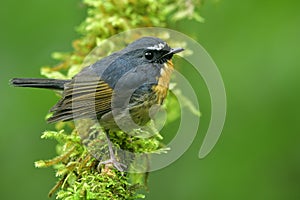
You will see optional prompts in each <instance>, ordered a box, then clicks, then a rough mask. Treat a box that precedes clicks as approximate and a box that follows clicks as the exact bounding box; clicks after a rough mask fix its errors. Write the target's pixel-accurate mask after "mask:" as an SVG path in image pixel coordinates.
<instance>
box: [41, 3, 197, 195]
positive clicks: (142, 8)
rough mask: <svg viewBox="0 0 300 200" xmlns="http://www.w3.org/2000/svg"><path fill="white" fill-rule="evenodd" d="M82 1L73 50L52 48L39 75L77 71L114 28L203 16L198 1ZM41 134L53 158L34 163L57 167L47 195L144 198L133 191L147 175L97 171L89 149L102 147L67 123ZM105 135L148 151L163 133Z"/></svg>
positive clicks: (104, 168) (121, 145)
mask: <svg viewBox="0 0 300 200" xmlns="http://www.w3.org/2000/svg"><path fill="white" fill-rule="evenodd" d="M83 3H84V4H85V5H86V6H87V17H86V19H85V21H84V22H83V23H82V24H81V25H80V26H79V27H78V28H77V31H78V32H79V33H80V34H81V38H79V39H77V40H75V41H74V42H73V47H74V51H73V52H68V53H61V52H55V53H53V54H52V57H53V58H54V59H56V60H58V61H60V63H59V64H58V65H57V66H54V67H43V68H42V69H41V73H42V75H45V76H46V77H48V78H59V79H69V78H71V77H72V76H74V75H75V74H76V73H78V72H79V71H80V69H81V67H82V66H81V64H82V62H83V61H84V58H85V57H86V55H87V54H89V53H90V51H91V50H92V49H93V48H95V47H96V45H97V44H98V43H99V42H101V41H103V40H105V39H106V38H108V37H110V36H112V35H115V34H117V33H120V32H123V31H126V30H130V29H132V28H137V27H150V26H151V27H152V26H159V27H165V26H167V22H168V19H171V20H173V21H177V20H180V19H183V18H193V19H196V20H198V21H202V18H201V17H200V16H199V15H198V14H197V13H195V12H194V8H195V5H198V4H197V3H198V2H197V1H185V0H180V1H171V0H159V1H157V2H153V1H152V0H145V1H137V0H130V1H127V0H124V1H101V0H83ZM167 102H170V103H172V106H173V104H174V101H172V100H169V101H167ZM178 115H179V114H178V113H173V115H172V117H173V118H177V117H178ZM82 124H83V123H82ZM85 126H87V128H86V130H87V135H89V134H91V132H90V131H91V129H92V128H93V125H91V124H90V125H86V124H85ZM140 131H141V130H140ZM42 138H45V139H54V140H56V141H57V142H58V144H57V148H56V149H57V154H58V156H57V157H55V158H53V159H50V160H43V161H37V162H36V163H35V166H36V167H39V168H41V167H50V166H51V167H54V168H55V169H56V176H57V177H58V179H59V180H58V182H57V184H56V185H55V186H54V187H53V189H52V190H51V191H50V193H49V195H50V196H51V195H53V194H54V193H55V192H57V194H56V195H57V198H58V199H65V200H68V199H109V200H111V199H139V198H144V195H143V194H139V193H138V191H140V190H141V188H145V187H146V182H147V176H148V174H133V173H127V172H119V171H118V170H116V169H115V168H112V167H109V166H102V167H101V170H98V169H97V166H98V163H99V161H98V160H97V159H95V158H94V157H93V156H92V155H91V153H90V152H91V151H94V152H96V151H99V152H100V154H101V153H103V152H102V151H101V149H97V148H98V147H97V148H96V149H94V150H93V149H92V145H90V146H91V148H89V145H83V143H84V142H85V141H84V138H82V135H81V137H80V136H79V134H78V132H77V130H76V129H74V124H73V123H72V122H68V123H62V122H61V123H57V124H56V131H46V132H44V134H43V136H42ZM110 138H111V140H112V142H113V143H114V144H115V145H116V146H118V147H119V148H121V149H124V150H128V151H131V152H137V153H143V152H153V151H159V149H160V148H161V147H163V145H162V144H161V142H160V140H161V138H162V137H161V136H160V135H159V134H156V135H154V136H153V137H150V138H137V137H134V136H128V135H126V134H124V133H122V132H120V131H119V132H110ZM98 139H99V138H98ZM99 140H101V138H100V139H99ZM88 142H93V141H88ZM164 150H165V149H162V150H160V152H164ZM145 165H147V163H145ZM146 167H147V166H146Z"/></svg>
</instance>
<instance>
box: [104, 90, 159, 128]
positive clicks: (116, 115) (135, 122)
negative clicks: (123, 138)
mask: <svg viewBox="0 0 300 200" xmlns="http://www.w3.org/2000/svg"><path fill="white" fill-rule="evenodd" d="M159 95H160V94H157V93H156V92H151V93H147V95H142V96H140V98H139V99H137V96H134V95H133V97H132V98H131V100H130V102H129V104H128V106H127V107H125V108H114V109H112V111H110V112H109V113H106V114H104V115H103V116H101V118H100V123H101V125H102V126H103V127H104V128H106V129H111V130H123V131H125V132H126V131H129V130H133V129H136V128H139V127H140V126H144V125H146V124H147V123H148V122H149V121H150V120H151V116H154V115H155V113H156V111H157V109H156V108H157V107H155V106H154V105H161V104H162V102H163V99H164V98H165V95H164V96H163V97H162V96H161V95H160V96H159ZM153 106H154V107H153ZM152 108H154V109H152Z"/></svg>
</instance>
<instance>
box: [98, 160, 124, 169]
mask: <svg viewBox="0 0 300 200" xmlns="http://www.w3.org/2000/svg"><path fill="white" fill-rule="evenodd" d="M107 164H111V165H113V166H114V167H115V168H116V169H117V170H119V171H120V172H123V171H125V169H126V168H127V166H126V165H125V164H123V163H121V162H118V161H117V160H116V159H114V158H110V159H108V160H105V161H101V162H99V164H98V167H97V169H98V171H100V167H101V166H102V165H107Z"/></svg>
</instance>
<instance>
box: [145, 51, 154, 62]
mask: <svg viewBox="0 0 300 200" xmlns="http://www.w3.org/2000/svg"><path fill="white" fill-rule="evenodd" d="M153 57H154V54H153V52H151V51H146V52H145V58H146V59H147V60H152V59H153Z"/></svg>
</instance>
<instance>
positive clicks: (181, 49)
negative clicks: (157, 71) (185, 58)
mask: <svg viewBox="0 0 300 200" xmlns="http://www.w3.org/2000/svg"><path fill="white" fill-rule="evenodd" d="M182 51H184V48H181V47H178V48H173V49H171V51H170V52H169V53H168V54H175V53H179V52H182Z"/></svg>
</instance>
